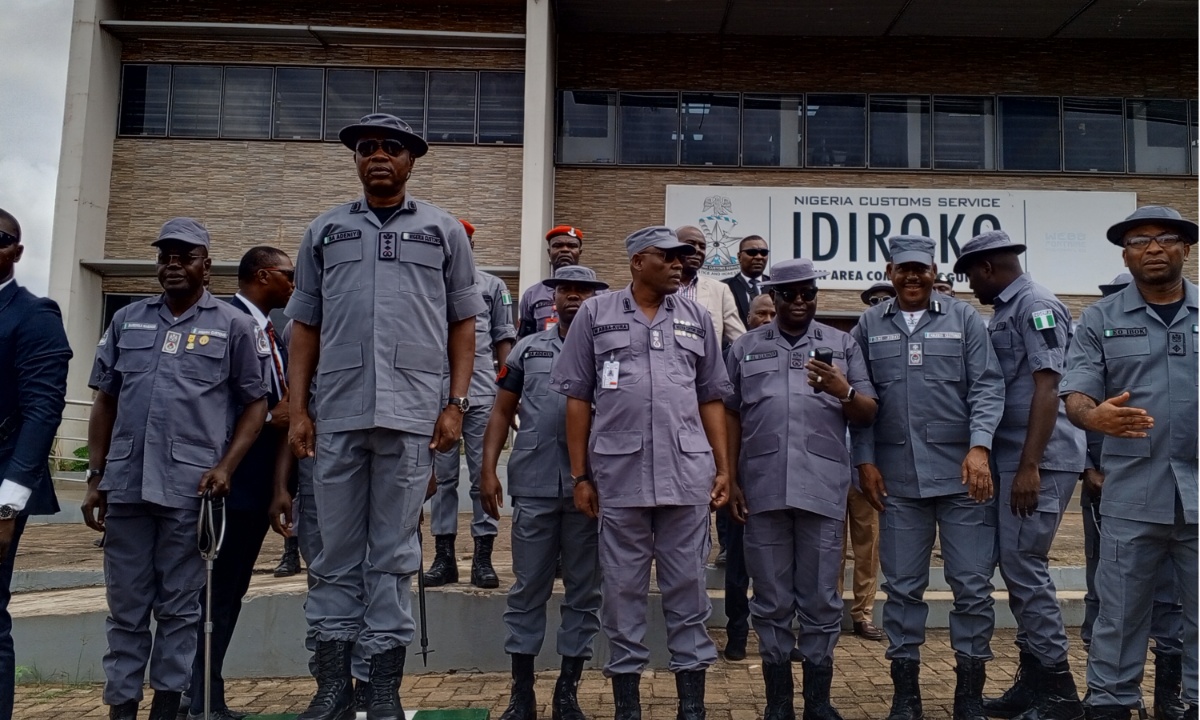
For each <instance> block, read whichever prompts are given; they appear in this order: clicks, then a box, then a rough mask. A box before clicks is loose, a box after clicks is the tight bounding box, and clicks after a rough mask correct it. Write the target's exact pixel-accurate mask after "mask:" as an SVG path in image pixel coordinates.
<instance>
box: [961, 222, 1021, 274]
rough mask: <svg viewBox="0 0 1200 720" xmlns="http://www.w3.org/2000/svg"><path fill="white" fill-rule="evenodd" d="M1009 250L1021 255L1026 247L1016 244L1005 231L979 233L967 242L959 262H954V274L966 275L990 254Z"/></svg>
mask: <svg viewBox="0 0 1200 720" xmlns="http://www.w3.org/2000/svg"><path fill="white" fill-rule="evenodd" d="M1000 250H1007V251H1008V252H1014V253H1017V254H1018V255H1020V254H1021V253H1023V252H1025V246H1024V245H1022V244H1021V243H1015V242H1013V241H1012V238H1010V237H1009V236H1008V233H1006V232H1004V231H1003V230H988V231H987V232H985V233H979V234H978V235H976V236H975V237H973V238H971V239H970V240H968V241H967V244H966V245H963V246H962V252H960V253H959V254H958V260H956V261H954V272H956V273H965V272H966V271H967V268H969V267H971V264H972V263H974V262H975V261H976V260H979V259H980V258H983V257H986V256H987V254H988V253H991V252H997V251H1000Z"/></svg>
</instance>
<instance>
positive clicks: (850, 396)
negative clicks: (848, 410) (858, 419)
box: [841, 388, 858, 405]
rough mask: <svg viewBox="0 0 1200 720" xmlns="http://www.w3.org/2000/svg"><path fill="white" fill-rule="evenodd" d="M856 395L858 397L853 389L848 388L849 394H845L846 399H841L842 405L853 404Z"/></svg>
mask: <svg viewBox="0 0 1200 720" xmlns="http://www.w3.org/2000/svg"><path fill="white" fill-rule="evenodd" d="M856 395H858V392H857V391H855V389H854V388H850V392H848V393H846V397H844V398H842V399H841V402H842V404H843V405H849V404H850V403H852V402H854V398H855V396H856Z"/></svg>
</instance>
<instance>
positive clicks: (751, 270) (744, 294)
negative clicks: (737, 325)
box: [722, 235, 771, 325]
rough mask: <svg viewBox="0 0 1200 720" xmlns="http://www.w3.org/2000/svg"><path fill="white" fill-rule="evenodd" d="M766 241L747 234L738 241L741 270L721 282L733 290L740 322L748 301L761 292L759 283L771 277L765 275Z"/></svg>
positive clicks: (748, 304)
mask: <svg viewBox="0 0 1200 720" xmlns="http://www.w3.org/2000/svg"><path fill="white" fill-rule="evenodd" d="M769 253H770V250H769V249H767V241H766V240H763V239H762V237H761V236H759V235H747V236H746V237H744V238H742V241H741V242H740V243H738V256H737V257H738V264H739V265H741V271H740V272H738V274H737V275H734V276H733V277H731V278H725V280H723V281H722V282H724V283H725V284H726V285H728V286H729V289H730V290H732V291H733V301H734V302H736V303H737V309H738V315H741V316H742V324H743V325H745V324H746V320H747V319H748V318H747V315H749V314H750V302H751V301H752V300H754V298H756V297H758V296H759V295H761V294H762V290H761V289H759V283H761V282H762V281H764V280H770V279H771V278H770V277H768V276H767V275H765V274H764V273H765V271H766V269H767V255H768V254H769Z"/></svg>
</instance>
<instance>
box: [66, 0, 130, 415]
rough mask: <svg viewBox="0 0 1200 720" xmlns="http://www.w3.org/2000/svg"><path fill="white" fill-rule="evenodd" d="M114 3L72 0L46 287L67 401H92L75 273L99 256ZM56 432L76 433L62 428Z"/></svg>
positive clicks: (115, 74) (114, 95)
mask: <svg viewBox="0 0 1200 720" xmlns="http://www.w3.org/2000/svg"><path fill="white" fill-rule="evenodd" d="M118 5H119V3H117V2H116V1H115V0H75V12H74V19H73V21H72V26H71V48H70V59H69V61H68V64H67V100H66V107H65V112H64V114H63V135H62V154H61V159H60V160H59V165H58V190H57V194H56V196H55V201H54V235H53V244H52V247H51V259H50V285H49V295H50V297H52V298H54V300H56V301H57V302H58V304H59V305H60V306H61V307H62V311H63V321H64V322H65V323H66V329H67V339H68V340H69V341H70V343H71V348H72V349H73V350H74V351H75V357H74V359H72V360H71V368H70V373H69V375H68V377H67V398H68V399H70V400H90V399H91V397H92V394H91V391H90V390H89V389H88V387H87V379H88V372H89V370H90V369H91V365H92V357H93V350H94V349H95V347H96V342H97V340H98V339H99V337H100V333H101V332H102V330H101V327H100V324H101V322H102V320H103V315H102V312H103V302H102V300H103V294H102V291H101V286H100V276H99V275H96V274H95V273H93V272H92V271H90V270H85V269H84V268H82V267H81V266H80V265H79V261H80V260H98V259H101V258H103V257H104V234H105V229H106V226H107V223H108V196H109V182H110V176H111V174H112V153H113V140H114V138H116V136H117V105H118V95H119V92H120V86H121V43H120V42H119V41H118V40H117V39H116V38H114V37H113V36H112V35H109V34H108V33H107V32H105V31H104V30H102V29H101V28H100V21H101V20H111V19H117V18H119V17H120V9H119V7H118ZM60 434H65V435H79V433H77V432H69V431H68V428H65V427H64V428H63V429H62V430H60Z"/></svg>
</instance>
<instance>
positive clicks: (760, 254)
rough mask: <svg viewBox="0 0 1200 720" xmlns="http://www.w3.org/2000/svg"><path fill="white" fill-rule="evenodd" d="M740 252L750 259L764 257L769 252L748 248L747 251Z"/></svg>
mask: <svg viewBox="0 0 1200 720" xmlns="http://www.w3.org/2000/svg"><path fill="white" fill-rule="evenodd" d="M742 252H744V253H746V254H747V255H749V256H750V257H766V256H767V255H768V254H770V252H771V251H770V250H768V249H766V248H749V249H747V250H743V251H742Z"/></svg>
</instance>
